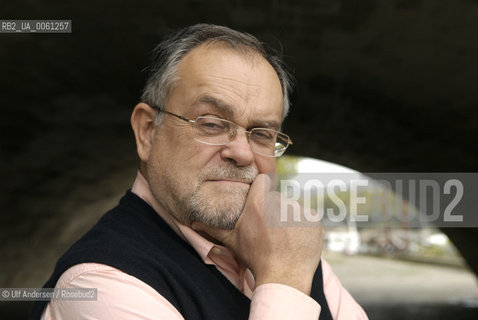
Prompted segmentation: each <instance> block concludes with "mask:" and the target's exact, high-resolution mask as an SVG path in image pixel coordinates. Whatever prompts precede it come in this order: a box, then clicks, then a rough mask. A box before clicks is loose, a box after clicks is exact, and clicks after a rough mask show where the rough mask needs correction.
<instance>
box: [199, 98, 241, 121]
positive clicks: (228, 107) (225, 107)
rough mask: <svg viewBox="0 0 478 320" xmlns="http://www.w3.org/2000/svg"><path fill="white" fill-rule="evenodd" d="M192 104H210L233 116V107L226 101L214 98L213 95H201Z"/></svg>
mask: <svg viewBox="0 0 478 320" xmlns="http://www.w3.org/2000/svg"><path fill="white" fill-rule="evenodd" d="M194 104H208V105H212V106H213V107H215V108H216V109H219V110H221V111H222V112H223V113H225V114H226V115H228V116H229V117H231V118H234V109H233V108H232V106H231V105H230V104H228V103H227V102H225V101H223V100H221V99H218V98H215V97H213V96H202V97H200V98H199V99H198V100H197V101H196V102H195V103H194Z"/></svg>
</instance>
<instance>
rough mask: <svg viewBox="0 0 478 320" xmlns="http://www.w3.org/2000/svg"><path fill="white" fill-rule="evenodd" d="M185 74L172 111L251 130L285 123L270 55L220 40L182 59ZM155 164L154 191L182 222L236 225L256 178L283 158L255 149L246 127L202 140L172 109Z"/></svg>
mask: <svg viewBox="0 0 478 320" xmlns="http://www.w3.org/2000/svg"><path fill="white" fill-rule="evenodd" d="M178 76H179V80H178V82H177V84H176V85H175V86H174V88H173V90H172V91H171V93H170V95H169V100H168V103H167V104H166V106H165V109H166V110H167V111H170V112H173V113H176V114H179V115H181V116H183V117H186V118H188V119H192V120H194V119H196V118H197V117H199V116H214V117H219V118H224V119H227V120H230V121H233V122H235V123H236V124H238V125H239V126H240V128H241V129H245V130H250V129H252V128H256V127H269V128H271V129H275V130H279V125H280V122H281V118H282V111H283V100H282V90H281V85H280V81H279V79H278V77H277V75H276V73H275V71H274V69H273V68H272V66H271V65H270V64H269V63H268V62H267V61H266V60H264V59H263V58H262V57H259V56H257V55H255V54H244V53H239V52H237V51H234V50H232V49H229V48H226V47H223V46H219V45H213V46H200V47H198V48H196V49H194V50H192V51H191V52H190V53H189V54H188V55H186V57H185V58H184V59H183V60H182V61H181V62H180V64H179V66H178ZM147 169H148V172H147V176H148V180H149V184H150V187H151V190H152V192H153V195H154V196H155V198H156V199H157V200H158V202H159V203H160V204H161V206H162V207H163V208H164V209H165V210H167V211H168V213H170V214H172V215H173V216H174V217H175V218H176V219H178V220H179V221H180V222H182V223H184V224H188V225H189V224H190V223H192V222H194V221H200V222H203V223H206V224H208V225H210V226H212V227H216V228H221V229H232V228H233V227H234V225H235V223H236V221H237V219H238V218H239V216H240V214H241V212H242V210H243V208H244V204H245V200H246V197H247V194H248V191H249V188H250V184H251V183H252V181H253V180H254V178H255V177H256V176H257V174H258V173H265V172H274V171H275V158H273V157H265V156H261V155H258V154H255V153H253V152H252V151H251V148H250V145H249V143H248V141H247V137H246V134H245V133H244V132H242V131H240V130H239V131H238V132H237V135H236V137H235V138H234V139H233V140H232V141H231V142H230V143H228V144H227V145H223V146H212V145H206V144H203V143H200V142H198V141H196V140H194V136H193V134H192V130H191V124H190V123H187V122H185V121H182V120H180V119H178V118H176V117H173V116H171V115H167V114H164V115H163V120H162V122H161V125H160V126H159V128H158V127H157V128H156V129H155V133H154V139H153V145H152V149H151V153H150V155H149V158H148V161H147Z"/></svg>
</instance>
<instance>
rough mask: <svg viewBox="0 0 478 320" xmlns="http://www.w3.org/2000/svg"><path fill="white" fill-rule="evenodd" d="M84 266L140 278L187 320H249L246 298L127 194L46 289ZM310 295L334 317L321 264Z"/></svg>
mask: <svg viewBox="0 0 478 320" xmlns="http://www.w3.org/2000/svg"><path fill="white" fill-rule="evenodd" d="M85 262H96V263H101V264H106V265H109V266H112V267H115V268H117V269H119V270H121V271H123V272H125V273H128V274H130V275H132V276H134V277H136V278H138V279H139V280H141V281H143V282H144V283H146V284H148V285H150V286H151V287H152V288H154V289H155V290H156V291H157V292H158V293H160V294H161V295H162V296H163V297H164V298H166V299H167V300H168V301H169V302H170V303H171V304H172V305H173V306H174V307H175V308H176V309H177V310H178V311H179V312H180V313H181V314H182V315H183V317H184V318H185V319H187V320H189V319H207V320H212V319H218V320H226V319H247V318H248V315H249V305H250V299H249V298H247V297H246V296H245V295H244V294H242V293H241V292H240V291H239V290H238V289H237V288H236V287H235V286H234V285H233V284H232V283H231V282H229V280H227V279H226V278H225V277H224V276H223V275H222V274H221V272H219V271H218V270H217V269H216V267H215V266H212V265H207V264H204V262H203V261H202V260H201V258H200V256H199V255H198V254H197V252H196V251H195V250H194V249H193V248H192V247H191V246H190V245H189V244H188V243H186V242H185V241H184V240H183V239H181V238H180V237H179V236H178V235H177V234H176V233H175V232H174V231H173V230H172V229H171V228H170V227H169V226H168V225H167V223H166V222H164V220H163V219H161V217H160V216H159V215H158V214H157V213H156V212H155V211H154V210H153V208H151V207H150V206H149V205H148V204H147V203H146V202H145V201H143V200H142V199H141V198H139V197H138V196H136V195H135V194H134V193H132V192H131V191H128V192H127V193H126V195H125V196H124V197H123V198H122V199H121V200H120V203H119V205H118V206H117V207H116V208H114V209H112V210H111V211H109V212H108V213H106V214H105V215H104V216H103V217H102V218H101V219H100V221H99V222H98V223H97V224H96V225H95V226H94V227H93V228H92V229H91V230H90V231H89V232H87V233H86V234H85V235H84V236H83V237H82V238H81V239H80V240H79V241H77V242H76V243H75V244H74V245H73V246H72V247H71V248H70V249H69V250H68V251H67V252H66V253H65V254H64V255H63V256H62V257H61V258H60V259H59V260H58V263H57V264H56V267H55V270H54V272H53V274H52V276H51V277H50V279H49V280H48V281H47V282H46V284H45V285H44V287H45V288H54V287H55V285H56V282H57V281H58V279H59V278H60V276H61V275H62V273H63V272H65V271H66V270H67V269H68V268H70V267H71V266H74V265H76V264H80V263H85ZM311 296H312V298H314V299H315V300H316V301H317V302H318V303H319V304H320V306H321V308H322V311H321V313H320V318H319V319H320V320H323V319H332V316H331V315H330V311H329V308H328V306H327V301H326V299H325V296H324V291H323V281H322V269H321V266H320V265H319V268H318V269H317V272H316V273H315V276H314V282H313V284H312V294H311ZM47 303H48V301H36V302H35V304H34V305H33V309H32V313H31V315H30V319H40V317H41V314H42V312H43V309H44V308H45V306H46V304H47Z"/></svg>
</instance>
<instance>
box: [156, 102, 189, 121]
mask: <svg viewBox="0 0 478 320" xmlns="http://www.w3.org/2000/svg"><path fill="white" fill-rule="evenodd" d="M152 108H153V109H156V110H158V112H163V113H167V114H169V115H171V116H173V117H176V118H178V119H181V120H184V121H186V122H191V123H194V122H195V121H194V120H189V119H187V118H184V117H182V116H180V115H178V114H175V113H172V112H169V111H166V110H161V109H160V108H159V107H158V106H152Z"/></svg>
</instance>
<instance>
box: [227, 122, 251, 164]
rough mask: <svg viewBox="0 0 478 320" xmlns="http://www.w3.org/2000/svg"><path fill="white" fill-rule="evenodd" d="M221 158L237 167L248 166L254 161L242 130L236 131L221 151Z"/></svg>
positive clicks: (245, 134)
mask: <svg viewBox="0 0 478 320" xmlns="http://www.w3.org/2000/svg"><path fill="white" fill-rule="evenodd" d="M221 157H222V158H223V159H225V160H229V161H233V162H234V164H236V165H237V166H239V167H243V166H248V165H250V164H251V163H252V162H253V161H254V153H253V152H252V149H251V145H250V144H249V139H248V135H247V133H246V132H245V131H244V130H240V129H238V130H237V132H236V134H235V135H234V137H233V138H232V140H231V141H230V142H229V143H228V144H226V145H225V146H224V147H223V148H222V149H221Z"/></svg>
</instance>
